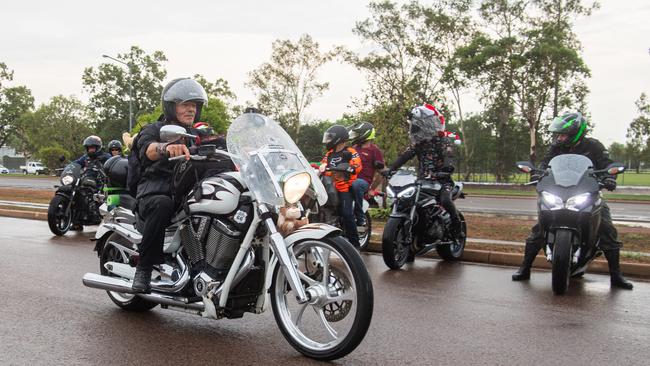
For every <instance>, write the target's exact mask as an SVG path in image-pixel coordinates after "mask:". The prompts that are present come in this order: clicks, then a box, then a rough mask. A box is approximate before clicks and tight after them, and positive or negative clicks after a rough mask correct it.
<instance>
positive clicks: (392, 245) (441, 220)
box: [381, 170, 467, 269]
mask: <svg viewBox="0 0 650 366" xmlns="http://www.w3.org/2000/svg"><path fill="white" fill-rule="evenodd" d="M436 174H437V178H447V177H449V176H450V173H443V172H439V173H436ZM442 189H443V186H442V184H441V183H440V182H438V181H437V180H432V179H417V178H416V177H415V176H414V175H412V174H411V173H409V172H408V171H405V170H400V171H398V172H397V173H396V174H395V175H393V176H392V177H391V178H390V180H389V181H388V186H387V188H386V193H387V196H388V199H389V200H392V204H391V205H392V212H391V214H390V216H389V218H388V220H387V221H386V226H384V233H383V235H382V239H381V241H382V254H383V257H384V263H386V265H387V266H388V267H389V268H390V269H400V268H401V267H402V266H404V264H405V263H406V262H407V261H408V262H412V261H413V260H414V259H415V256H420V255H423V254H425V253H427V252H429V251H431V250H433V249H434V248H435V249H436V251H437V252H438V255H439V256H440V257H442V259H444V260H449V261H455V260H459V259H460V258H461V257H462V255H463V252H464V250H465V242H466V238H467V225H466V223H465V217H464V216H463V214H462V213H461V212H460V211H459V212H458V215H459V217H460V221H461V230H462V233H463V234H465V235H462V236H461V238H454V237H452V233H451V232H452V231H451V217H450V215H449V213H448V212H447V211H446V210H445V209H444V207H442V206H441V205H440V203H439V195H440V191H441V190H442ZM458 198H465V194H464V193H463V184H462V183H455V186H454V188H453V190H452V199H453V200H456V199H458Z"/></svg>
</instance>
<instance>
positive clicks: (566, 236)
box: [552, 230, 573, 295]
mask: <svg viewBox="0 0 650 366" xmlns="http://www.w3.org/2000/svg"><path fill="white" fill-rule="evenodd" d="M572 238H573V233H572V232H571V231H569V230H558V231H556V232H555V244H554V245H553V261H552V267H553V269H552V282H553V292H554V293H555V294H556V295H562V294H564V293H565V292H566V290H567V288H569V278H570V274H571V244H572Z"/></svg>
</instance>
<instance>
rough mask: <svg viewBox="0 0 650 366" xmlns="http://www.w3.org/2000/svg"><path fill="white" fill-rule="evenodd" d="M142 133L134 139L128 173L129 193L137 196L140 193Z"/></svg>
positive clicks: (127, 186) (127, 184)
mask: <svg viewBox="0 0 650 366" xmlns="http://www.w3.org/2000/svg"><path fill="white" fill-rule="evenodd" d="M139 140H140V134H138V135H137V136H136V137H135V138H134V139H133V144H132V145H131V151H130V152H129V158H128V160H129V163H128V172H127V175H126V188H127V189H128V191H129V193H130V194H131V195H132V196H133V197H135V196H136V195H137V193H138V182H140V175H141V173H140V149H138V141H139Z"/></svg>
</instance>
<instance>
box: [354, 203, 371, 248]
mask: <svg viewBox="0 0 650 366" xmlns="http://www.w3.org/2000/svg"><path fill="white" fill-rule="evenodd" d="M357 230H358V232H359V250H364V249H366V248H367V247H368V244H369V243H370V238H371V237H372V219H371V218H370V213H369V212H366V224H365V225H364V226H357Z"/></svg>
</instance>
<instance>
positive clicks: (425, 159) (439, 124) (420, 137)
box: [388, 104, 463, 237]
mask: <svg viewBox="0 0 650 366" xmlns="http://www.w3.org/2000/svg"><path fill="white" fill-rule="evenodd" d="M444 130H445V128H444V117H442V115H441V114H440V113H439V112H438V110H437V109H436V108H435V107H433V106H432V105H430V104H425V105H423V106H418V107H415V108H413V110H412V111H411V113H409V140H410V141H411V146H409V147H408V148H407V149H406V151H404V152H403V153H402V154H401V155H400V156H398V157H397V160H395V162H393V164H392V165H391V166H390V168H389V171H388V174H392V172H394V171H396V170H397V169H399V167H401V166H402V165H404V163H406V162H407V161H409V160H411V159H412V158H414V157H416V156H417V158H418V164H419V167H418V178H419V179H436V180H437V181H438V182H440V183H441V184H442V187H443V188H442V190H441V191H440V203H441V204H442V207H444V208H445V210H447V212H449V215H450V217H451V223H452V230H453V234H454V235H455V236H456V237H458V236H459V235H463V233H462V231H461V229H460V226H461V223H460V218H459V215H458V211H457V210H456V206H455V205H454V201H453V200H452V199H451V191H452V189H453V188H454V182H453V180H452V179H451V173H453V172H454V166H453V147H452V144H451V143H450V141H449V139H448V138H447V137H446V136H445V134H444Z"/></svg>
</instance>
